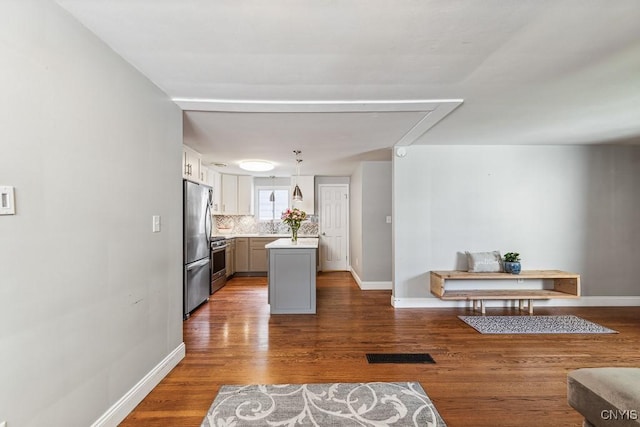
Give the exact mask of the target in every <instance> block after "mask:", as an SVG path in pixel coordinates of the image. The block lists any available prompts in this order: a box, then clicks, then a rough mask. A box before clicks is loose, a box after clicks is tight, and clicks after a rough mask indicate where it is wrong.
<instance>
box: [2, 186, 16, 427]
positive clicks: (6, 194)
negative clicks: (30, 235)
mask: <svg viewBox="0 0 640 427" xmlns="http://www.w3.org/2000/svg"><path fill="white" fill-rule="evenodd" d="M15 200H16V199H15V190H14V188H13V187H10V186H8V185H0V215H15V214H16V201H15ZM0 427H2V425H1V424H0Z"/></svg>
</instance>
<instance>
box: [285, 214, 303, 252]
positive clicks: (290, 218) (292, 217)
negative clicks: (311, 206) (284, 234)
mask: <svg viewBox="0 0 640 427" xmlns="http://www.w3.org/2000/svg"><path fill="white" fill-rule="evenodd" d="M281 218H282V222H284V223H285V224H287V225H288V226H289V228H290V229H291V242H292V243H294V244H295V243H297V242H298V229H299V228H300V223H302V221H304V220H305V219H307V213H306V212H305V211H302V210H300V209H298V208H293V209H287V210H286V211H284V212H282V217H281Z"/></svg>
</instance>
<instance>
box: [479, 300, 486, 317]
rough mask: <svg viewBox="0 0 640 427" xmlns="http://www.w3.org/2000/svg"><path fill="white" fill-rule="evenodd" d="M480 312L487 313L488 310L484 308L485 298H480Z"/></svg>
mask: <svg viewBox="0 0 640 427" xmlns="http://www.w3.org/2000/svg"><path fill="white" fill-rule="evenodd" d="M480 312H481V313H482V314H485V313H486V311H485V309H484V300H483V299H481V300H480Z"/></svg>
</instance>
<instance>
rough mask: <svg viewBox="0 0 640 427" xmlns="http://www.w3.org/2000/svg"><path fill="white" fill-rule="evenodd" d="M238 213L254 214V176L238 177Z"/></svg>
mask: <svg viewBox="0 0 640 427" xmlns="http://www.w3.org/2000/svg"><path fill="white" fill-rule="evenodd" d="M238 215H253V177H252V176H245V175H240V176H239V177H238Z"/></svg>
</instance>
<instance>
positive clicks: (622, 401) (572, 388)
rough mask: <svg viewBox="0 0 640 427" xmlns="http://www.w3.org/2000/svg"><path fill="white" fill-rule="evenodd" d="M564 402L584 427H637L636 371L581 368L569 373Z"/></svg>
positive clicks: (639, 392)
mask: <svg viewBox="0 0 640 427" xmlns="http://www.w3.org/2000/svg"><path fill="white" fill-rule="evenodd" d="M567 401H568V402H569V405H571V406H572V407H573V408H574V409H575V410H576V411H578V412H579V413H580V414H582V416H583V417H584V424H583V425H584V426H585V427H591V426H597V427H600V426H615V427H618V426H619V427H628V426H629V427H631V426H633V427H638V426H640V368H584V369H577V370H575V371H571V372H569V375H568V377H567Z"/></svg>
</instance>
